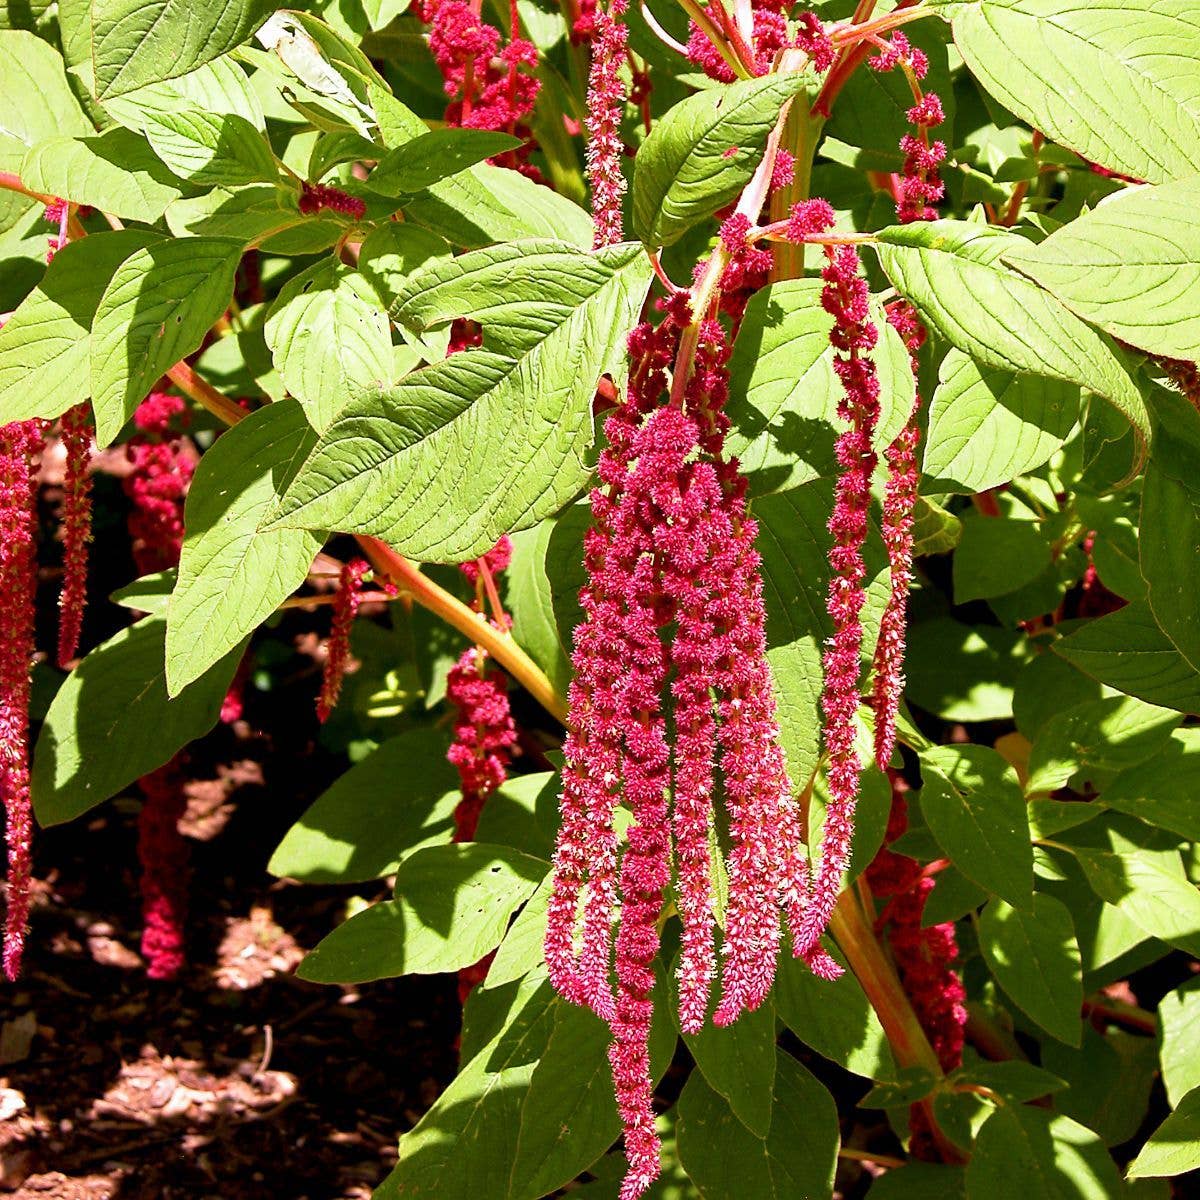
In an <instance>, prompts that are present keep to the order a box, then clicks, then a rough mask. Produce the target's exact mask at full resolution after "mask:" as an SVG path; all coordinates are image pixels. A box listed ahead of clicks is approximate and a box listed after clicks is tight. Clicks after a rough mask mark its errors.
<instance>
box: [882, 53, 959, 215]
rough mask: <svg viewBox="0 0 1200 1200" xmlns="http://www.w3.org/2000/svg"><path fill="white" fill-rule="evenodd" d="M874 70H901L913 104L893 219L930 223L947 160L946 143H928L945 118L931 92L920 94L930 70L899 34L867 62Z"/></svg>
mask: <svg viewBox="0 0 1200 1200" xmlns="http://www.w3.org/2000/svg"><path fill="white" fill-rule="evenodd" d="M867 65H868V66H869V67H872V68H873V69H874V70H876V71H891V70H894V69H895V68H896V67H900V68H901V69H902V70H903V71H904V73H905V74H906V75H907V76H908V79H909V83H910V84H911V85H912V88H913V96H914V100H915V103H914V104H913V106H912V107H911V108H910V109H909V110H908V113H907V114H906V115H907V117H908V123H909V124H910V125H913V126H915V127H916V132H915V133H906V134H905V135H904V136H903V137H902V138H901V139H900V149H901V150H902V151H903V153H904V167H903V171H902V173H901V175H900V176H899V178H897V179H896V180H895V184H894V186H895V191H896V219H897V220H898V221H899V222H900V223H901V224H907V223H909V222H911V221H932V220H934V219H935V218H936V217H937V210H936V209H935V208H934V207H933V205H935V204H936V203H937V202H938V201H939V200H940V199H941V198H942V196H943V194H944V193H945V186H944V185H943V183H942V180H941V177H940V176H939V174H938V168H939V167H940V166H941V165H942V163H943V162H944V161H945V158H946V144H945V142H940V141H935V142H931V141H930V140H929V131H930V130H931V129H934V128H936V127H937V126H938V125H940V124H941V123H942V122H943V121H944V120H945V119H946V116H945V113H944V112H943V110H942V102H941V100H940V99H939V98H938V97H937V95H935V94H934V93H933V92H924V93H922V91H921V86H920V81H921V80H922V79H924V78H925V75H926V73H927V72H928V70H929V59H928V57H927V56H926V55H925V53H924V52H923V51H921V50H918V49H917V48H916V47H915V46H913V45H912V44H911V43H910V42H909V40H908V38H906V37H905V36H904V34H902V33H893V34H892V37H891V40H890V42H888V43H886V44H885V45H884V47H883V49H882V50H881V51H880V53H879V54H877V55H876V56H875V57H874V58H872V59H869V60H868V62H867Z"/></svg>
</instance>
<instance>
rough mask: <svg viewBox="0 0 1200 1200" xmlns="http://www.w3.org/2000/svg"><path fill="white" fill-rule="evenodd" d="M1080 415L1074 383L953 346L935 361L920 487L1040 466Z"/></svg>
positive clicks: (987, 484) (971, 483)
mask: <svg viewBox="0 0 1200 1200" xmlns="http://www.w3.org/2000/svg"><path fill="white" fill-rule="evenodd" d="M1078 417H1079V388H1078V387H1076V386H1075V385H1074V384H1070V383H1063V382H1062V381H1061V380H1058V379H1047V378H1046V377H1045V376H1044V375H1026V374H1021V373H1014V372H1012V371H1005V370H1002V369H1000V368H998V367H981V366H980V365H979V363H977V362H976V361H975V360H974V359H973V358H971V357H970V355H968V354H964V353H963V352H962V351H961V350H951V351H950V352H949V354H947V355H946V357H945V358H944V359H942V363H941V366H940V367H939V368H938V385H937V389H936V390H935V391H934V393H933V399H932V400H931V401H930V403H929V430H928V433H927V434H926V438H925V449H924V456H925V457H924V466H923V474H924V475H925V486H928V487H929V488H930V489H931V490H940V489H942V488H949V489H952V490H954V491H956V492H983V491H987V490H988V489H989V488H994V487H997V486H998V485H999V484H1002V483H1008V482H1009V481H1010V480H1012V479H1016V478H1017V477H1018V476H1019V475H1024V474H1026V472H1028V471H1033V470H1035V469H1036V468H1037V467H1040V466H1041V465H1042V463H1044V462H1045V461H1046V460H1047V459H1048V458H1049V457H1050V456H1051V455H1052V454H1053V453H1054V452H1055V451H1056V450H1057V449H1058V448H1059V447H1060V446H1061V445H1062V444H1063V442H1064V441H1065V440H1066V439H1067V437H1068V436H1069V435H1070V433H1071V430H1072V429H1074V427H1075V422H1076V420H1078Z"/></svg>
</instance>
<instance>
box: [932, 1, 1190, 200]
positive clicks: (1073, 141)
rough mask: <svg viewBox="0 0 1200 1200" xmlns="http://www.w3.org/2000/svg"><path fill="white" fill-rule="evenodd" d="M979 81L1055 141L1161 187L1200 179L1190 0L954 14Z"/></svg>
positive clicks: (1017, 4) (999, 7) (1009, 5)
mask: <svg viewBox="0 0 1200 1200" xmlns="http://www.w3.org/2000/svg"><path fill="white" fill-rule="evenodd" d="M954 41H955V44H956V45H957V46H958V48H959V50H960V51H961V52H962V56H963V58H964V59H965V60H966V63H967V66H968V67H969V68H970V71H971V74H972V75H973V76H974V77H975V78H976V79H977V80H978V81H979V83H981V84H982V85H983V86H984V87H985V88H986V89H987V90H988V91H989V92H990V93H991V94H992V95H993V96H995V97H996V99H997V100H999V101H1000V103H1001V104H1003V105H1004V107H1005V108H1007V109H1009V110H1010V111H1011V112H1014V113H1016V115H1017V116H1018V117H1020V118H1021V119H1022V120H1023V121H1025V122H1026V123H1027V124H1029V125H1031V126H1032V127H1033V128H1034V129H1040V130H1042V131H1043V132H1044V133H1045V135H1046V137H1047V139H1048V140H1050V141H1055V142H1061V143H1062V144H1063V145H1065V146H1070V147H1071V149H1072V150H1078V151H1079V153H1080V154H1081V155H1083V157H1084V158H1086V159H1088V160H1089V161H1091V162H1095V163H1099V164H1100V165H1101V166H1105V167H1108V168H1109V169H1110V170H1112V171H1117V172H1119V173H1120V174H1122V175H1130V176H1132V177H1133V178H1134V179H1146V180H1149V181H1150V182H1152V183H1161V182H1164V181H1165V180H1168V179H1176V178H1179V177H1181V176H1184V175H1190V174H1192V173H1193V172H1195V171H1197V170H1200V90H1198V89H1197V88H1196V86H1195V75H1194V73H1193V72H1192V69H1191V64H1192V63H1194V62H1195V61H1196V59H1197V58H1200V14H1198V13H1197V12H1196V9H1195V6H1194V5H1193V4H1192V3H1191V0H1155V2H1154V3H1153V4H1145V3H1141V2H1139V3H1135V4H1129V3H1126V2H1124V0H1107V2H1105V3H1099V4H1097V3H1093V2H1092V0H981V2H977V3H973V4H969V5H963V6H962V7H961V8H960V9H959V10H958V11H957V12H956V13H955V15H954Z"/></svg>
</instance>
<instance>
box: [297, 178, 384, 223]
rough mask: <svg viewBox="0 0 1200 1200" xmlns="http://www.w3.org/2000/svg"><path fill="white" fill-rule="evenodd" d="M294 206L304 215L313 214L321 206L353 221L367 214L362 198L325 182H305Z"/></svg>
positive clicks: (319, 209)
mask: <svg viewBox="0 0 1200 1200" xmlns="http://www.w3.org/2000/svg"><path fill="white" fill-rule="evenodd" d="M296 207H297V208H299V210H300V211H301V212H302V213H304V214H305V216H313V215H314V214H316V213H319V212H320V211H321V209H323V208H327V209H329V210H330V212H336V213H341V214H342V215H343V216H345V217H351V218H352V219H353V220H355V221H361V220H362V219H363V217H365V216H366V215H367V206H366V204H365V203H363V201H362V200H360V199H359V198H358V197H357V196H351V195H349V194H347V193H346V192H343V191H342V190H341V188H335V187H331V186H330V185H329V184H327V183H305V184H304V185H303V186H302V187H301V190H300V199H299V200H298V201H297V202H296Z"/></svg>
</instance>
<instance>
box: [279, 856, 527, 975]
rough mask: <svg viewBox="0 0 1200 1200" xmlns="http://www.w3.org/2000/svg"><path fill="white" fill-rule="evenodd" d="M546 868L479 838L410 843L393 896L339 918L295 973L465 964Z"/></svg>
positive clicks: (494, 938)
mask: <svg viewBox="0 0 1200 1200" xmlns="http://www.w3.org/2000/svg"><path fill="white" fill-rule="evenodd" d="M546 870H547V865H546V863H544V862H542V861H541V860H540V859H536V858H531V857H530V856H529V855H528V854H521V853H520V852H519V851H517V850H512V849H510V848H509V847H508V846H491V845H488V844H487V843H485V842H464V843H460V844H455V845H448V846H429V847H426V848H425V849H424V850H417V851H416V852H415V853H413V854H410V855H409V856H408V857H407V858H405V859H404V861H403V862H402V863H401V864H400V866H399V869H398V870H397V872H396V899H395V900H388V901H384V902H382V903H380V904H373V905H371V907H370V908H366V909H364V910H363V911H362V912H360V913H358V914H356V915H355V916H353V917H351V918H350V920H348V921H347V922H346V923H345V924H344V925H339V926H338V927H337V928H336V929H335V930H334V931H333V932H332V933H331V934H329V935H328V936H327V937H325V938H323V939H322V941H321V943H320V944H319V945H318V946H317V948H316V949H315V950H313V951H312V953H310V954H309V955H308V957H307V958H306V959H305V960H304V961H303V962H302V963H301V964H300V967H299V970H298V974H299V975H300V976H301V977H302V978H304V979H312V980H315V981H316V982H318V983H365V982H367V981H368V980H371V979H389V978H391V977H392V976H396V975H431V974H437V973H439V972H442V971H457V970H459V969H461V968H462V967H469V966H470V965H471V964H472V963H476V962H478V961H479V960H480V959H481V958H482V957H483V956H484V955H485V954H487V952H488V951H489V950H494V949H495V948H496V947H497V946H498V945H499V944H500V939H501V938H502V937H503V936H504V930H505V929H506V928H507V926H508V921H509V918H510V917H511V916H512V915H513V913H514V912H516V910H517V909H518V908H519V907H520V906H521V905H522V904H524V903H525V901H526V900H528V899H529V897H530V896H531V895H532V894H533V891H534V889H535V888H536V887H537V885H538V883H539V882H541V879H542V876H543V875H545V873H546Z"/></svg>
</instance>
